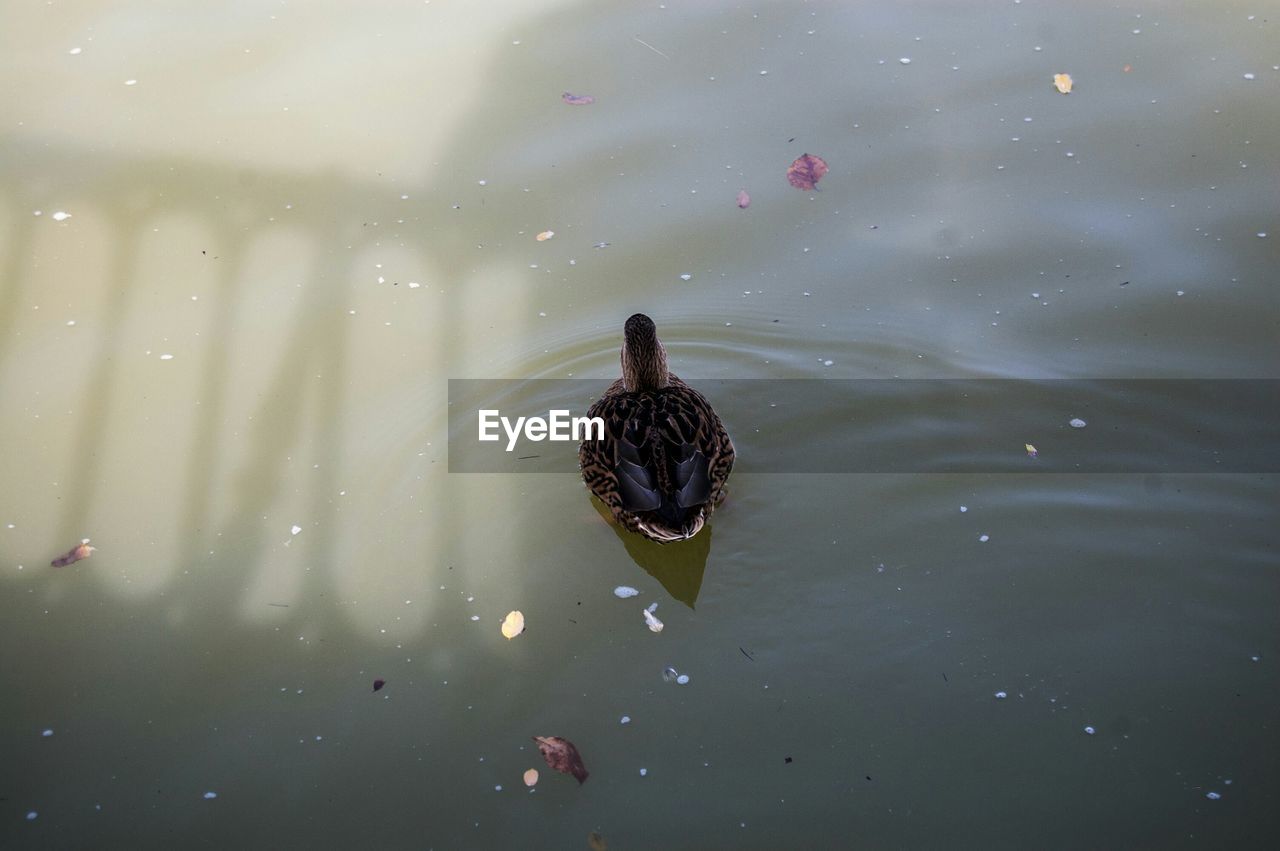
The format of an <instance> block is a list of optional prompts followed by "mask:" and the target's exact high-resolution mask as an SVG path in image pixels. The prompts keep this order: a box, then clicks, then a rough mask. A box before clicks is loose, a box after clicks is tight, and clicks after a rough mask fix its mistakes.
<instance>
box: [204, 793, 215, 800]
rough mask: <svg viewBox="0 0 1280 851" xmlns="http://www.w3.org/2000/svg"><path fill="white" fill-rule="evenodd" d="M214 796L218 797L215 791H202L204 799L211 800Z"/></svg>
mask: <svg viewBox="0 0 1280 851" xmlns="http://www.w3.org/2000/svg"><path fill="white" fill-rule="evenodd" d="M216 797H218V793H217V792H205V793H204V799H205V800H206V801H212V800H213V799H214V798H216Z"/></svg>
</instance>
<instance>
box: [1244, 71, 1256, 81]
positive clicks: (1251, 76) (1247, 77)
mask: <svg viewBox="0 0 1280 851" xmlns="http://www.w3.org/2000/svg"><path fill="white" fill-rule="evenodd" d="M1244 78H1245V79H1246V80H1252V79H1254V76H1253V74H1252V73H1249V74H1245V75H1244Z"/></svg>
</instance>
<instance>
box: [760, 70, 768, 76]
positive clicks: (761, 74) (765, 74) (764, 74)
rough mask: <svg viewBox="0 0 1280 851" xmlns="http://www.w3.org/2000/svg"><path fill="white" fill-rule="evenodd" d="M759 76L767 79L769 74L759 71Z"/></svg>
mask: <svg viewBox="0 0 1280 851" xmlns="http://www.w3.org/2000/svg"><path fill="white" fill-rule="evenodd" d="M760 76H761V77H767V76H769V72H768V71H761V72H760Z"/></svg>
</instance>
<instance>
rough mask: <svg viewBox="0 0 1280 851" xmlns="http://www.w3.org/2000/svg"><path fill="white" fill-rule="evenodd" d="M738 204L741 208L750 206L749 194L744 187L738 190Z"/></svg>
mask: <svg viewBox="0 0 1280 851" xmlns="http://www.w3.org/2000/svg"><path fill="white" fill-rule="evenodd" d="M738 206H739V207H740V208H742V209H743V210H745V209H747V208H748V207H750V206H751V196H750V195H748V194H747V190H745V189H740V190H739V191H738Z"/></svg>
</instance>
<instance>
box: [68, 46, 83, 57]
mask: <svg viewBox="0 0 1280 851" xmlns="http://www.w3.org/2000/svg"><path fill="white" fill-rule="evenodd" d="M67 53H70V54H71V55H72V56H79V55H80V48H78V47H73V48H71V49H70V50H68V51H67Z"/></svg>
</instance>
